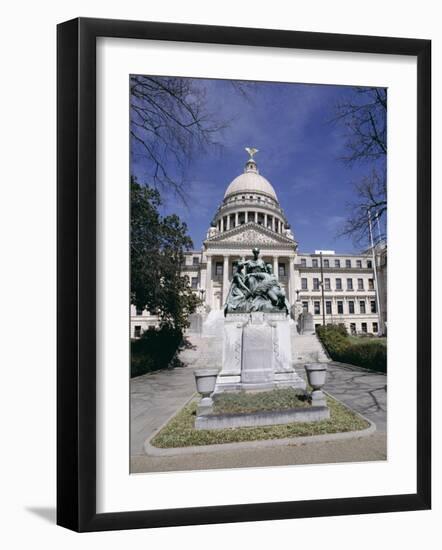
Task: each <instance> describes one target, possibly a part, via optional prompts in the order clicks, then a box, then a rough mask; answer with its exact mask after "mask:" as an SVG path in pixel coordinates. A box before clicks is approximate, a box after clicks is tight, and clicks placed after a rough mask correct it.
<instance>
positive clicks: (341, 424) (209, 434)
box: [151, 390, 369, 449]
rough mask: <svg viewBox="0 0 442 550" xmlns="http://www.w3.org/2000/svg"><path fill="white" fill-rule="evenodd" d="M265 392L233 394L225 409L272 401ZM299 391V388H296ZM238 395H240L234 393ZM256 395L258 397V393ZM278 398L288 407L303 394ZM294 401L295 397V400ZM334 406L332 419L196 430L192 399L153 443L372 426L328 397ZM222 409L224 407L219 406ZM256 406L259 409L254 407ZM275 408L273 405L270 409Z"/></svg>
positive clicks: (234, 439)
mask: <svg viewBox="0 0 442 550" xmlns="http://www.w3.org/2000/svg"><path fill="white" fill-rule="evenodd" d="M282 391H284V392H287V390H273V391H272V392H263V393H267V394H274V393H275V392H282ZM263 393H256V394H247V399H246V400H245V401H243V402H242V403H240V400H238V394H230V395H229V396H227V394H226V396H225V397H228V399H223V403H224V407H225V408H223V409H222V411H223V412H226V411H228V412H240V411H239V410H238V409H239V408H241V412H245V411H247V412H250V411H251V410H252V409H253V406H255V407H256V402H255V400H256V399H259V398H260V397H261V399H262V400H263V401H264V402H265V403H270V402H271V401H272V397H271V396H264V397H263ZM293 393H295V392H293ZM233 396H236V397H233ZM254 396H256V397H254ZM273 398H274V399H276V400H278V401H279V402H280V403H281V405H282V406H283V407H284V404H285V405H286V406H285V408H293V407H289V406H288V402H289V401H290V399H296V400H299V397H297V396H295V397H293V395H292V396H291V397H290V396H289V395H288V394H280V395H277V396H276V397H275V396H273ZM292 403H293V401H292ZM327 403H328V406H329V408H330V419H329V420H321V421H319V422H296V423H292V424H280V425H277V426H259V427H255V428H228V429H222V430H196V429H195V416H196V408H197V402H196V401H192V402H191V403H189V404H188V405H186V406H185V407H184V408H183V409H181V411H179V412H178V414H177V415H176V416H175V417H174V418H172V420H171V421H170V422H169V423H168V424H167V425H166V426H165V427H164V428H163V429H162V430H161V431H160V432H159V433H158V434H157V435H156V436H155V437H154V438H153V440H152V441H151V444H152V445H153V446H154V447H159V448H162V449H167V448H176V447H190V446H194V445H216V444H220V443H237V442H241V441H258V440H263V439H282V438H286V437H299V436H306V435H320V434H330V433H339V432H350V431H357V430H363V429H365V428H367V427H368V426H369V423H368V422H367V421H365V420H363V419H362V418H361V417H360V416H358V415H356V414H355V413H353V412H352V411H351V410H350V409H348V408H347V407H345V406H344V405H342V404H341V403H339V402H338V401H336V400H335V399H333V398H330V397H329V398H327ZM300 406H303V407H305V406H309V405H308V402H306V401H302V404H301V405H300ZM218 410H220V409H218ZM253 410H256V408H255V409H253ZM266 410H272V409H266Z"/></svg>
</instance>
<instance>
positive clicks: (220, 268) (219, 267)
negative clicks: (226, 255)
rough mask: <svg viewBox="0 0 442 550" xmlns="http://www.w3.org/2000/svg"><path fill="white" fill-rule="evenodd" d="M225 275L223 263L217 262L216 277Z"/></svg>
mask: <svg viewBox="0 0 442 550" xmlns="http://www.w3.org/2000/svg"><path fill="white" fill-rule="evenodd" d="M222 274H223V262H216V265H215V275H222Z"/></svg>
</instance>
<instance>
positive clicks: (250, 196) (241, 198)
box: [225, 195, 276, 204]
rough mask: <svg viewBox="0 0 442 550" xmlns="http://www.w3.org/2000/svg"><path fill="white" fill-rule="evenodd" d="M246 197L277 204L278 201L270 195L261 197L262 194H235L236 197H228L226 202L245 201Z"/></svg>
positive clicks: (251, 199)
mask: <svg viewBox="0 0 442 550" xmlns="http://www.w3.org/2000/svg"><path fill="white" fill-rule="evenodd" d="M246 199H248V200H250V201H257V202H264V203H268V204H276V202H275V201H274V200H272V199H270V198H269V197H261V196H260V195H256V196H255V195H241V197H239V196H238V195H235V196H234V197H231V198H230V199H228V200H227V201H225V204H230V203H235V202H238V201H243V202H244V201H245V200H246Z"/></svg>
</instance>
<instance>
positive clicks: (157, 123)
mask: <svg viewBox="0 0 442 550" xmlns="http://www.w3.org/2000/svg"><path fill="white" fill-rule="evenodd" d="M130 123H131V131H130V133H131V138H132V140H131V154H132V155H133V156H135V157H136V156H138V157H141V158H144V159H147V161H148V162H146V163H145V168H146V171H147V172H148V173H146V174H145V175H144V176H145V177H146V179H148V180H150V181H151V183H152V185H154V186H156V187H159V188H168V189H173V190H174V191H175V192H176V193H177V194H179V195H180V196H181V198H182V199H185V189H184V185H183V184H184V181H185V174H186V169H187V168H188V166H189V163H190V161H191V159H192V158H193V156H194V154H195V153H196V152H197V151H201V150H205V148H207V147H208V146H220V144H219V143H218V142H217V133H218V132H219V131H220V130H222V129H223V128H225V127H226V123H223V122H220V121H219V120H217V116H216V115H215V114H213V113H210V112H208V110H207V102H206V98H205V91H204V88H203V87H201V86H198V85H197V84H196V83H195V80H194V79H190V78H175V77H152V76H143V75H132V76H131V79H130Z"/></svg>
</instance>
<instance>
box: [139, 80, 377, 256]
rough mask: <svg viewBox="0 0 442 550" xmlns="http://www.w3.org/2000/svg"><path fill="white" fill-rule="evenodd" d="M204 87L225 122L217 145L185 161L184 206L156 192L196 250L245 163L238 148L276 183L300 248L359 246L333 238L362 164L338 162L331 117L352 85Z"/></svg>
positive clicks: (339, 148) (204, 83) (339, 141)
mask: <svg viewBox="0 0 442 550" xmlns="http://www.w3.org/2000/svg"><path fill="white" fill-rule="evenodd" d="M197 85H198V86H200V87H202V88H204V89H205V91H206V99H207V106H208V109H209V110H210V111H212V112H214V113H216V116H217V117H219V118H220V119H223V120H227V121H229V125H228V127H227V128H225V129H224V130H222V131H221V132H220V134H219V136H218V140H219V142H220V143H221V145H222V146H221V147H220V148H213V149H209V150H207V151H205V152H204V153H201V154H199V155H197V156H196V157H195V158H194V160H193V161H192V163H191V165H190V166H189V170H188V174H187V178H188V183H187V195H188V199H189V200H188V205H189V206H186V205H184V204H183V203H182V201H181V200H180V199H179V198H177V197H176V196H174V195H172V194H167V193H164V192H163V193H162V197H163V201H164V206H163V213H172V212H174V213H177V214H178V215H179V216H180V217H181V219H182V220H183V221H185V222H186V223H187V225H188V228H189V234H190V236H191V237H192V239H193V243H194V248H195V249H200V247H201V244H202V241H203V239H204V238H205V236H206V231H207V229H208V227H209V224H210V221H211V219H212V217H213V215H214V213H215V211H216V209H217V207H218V205H219V204H220V203H221V201H222V199H223V196H224V192H225V190H226V188H227V186H228V184H229V183H230V182H231V181H232V180H233V179H234V178H235V177H236V176H237V175H239V174H241V173H242V171H243V169H244V164H245V162H246V160H247V154H246V152H245V151H244V147H246V146H251V147H256V148H257V149H259V153H257V155H256V157H255V158H256V161H257V164H258V168H259V171H260V173H261V174H262V175H263V176H264V177H266V178H267V179H268V180H269V181H270V182H271V183H272V185H273V187H274V188H275V191H276V193H277V195H278V199H279V201H280V204H281V206H282V208H283V209H284V211H285V213H286V216H287V218H288V219H289V222H290V224H291V226H292V230H293V232H294V234H295V238H296V239H297V241H298V243H299V250H300V251H302V252H313V251H314V250H316V249H333V250H336V251H337V252H357V251H359V249H358V248H355V246H354V245H353V243H352V241H351V239H349V238H343V237H337V233H338V231H339V229H340V227H342V224H343V222H344V220H345V217H346V213H347V205H348V203H351V202H352V201H353V200H354V198H355V197H354V186H353V182H354V181H358V180H359V179H360V178H361V177H362V176H363V175H366V174H367V173H368V172H369V170H370V167H369V166H367V165H355V166H353V167H351V168H350V167H348V166H347V165H344V164H343V163H342V161H341V160H339V157H340V156H342V155H343V154H344V152H345V140H346V137H345V131H344V128H343V127H342V126H338V125H336V124H333V123H331V122H330V120H331V119H332V118H333V114H334V106H335V105H336V102H338V101H339V100H342V99H343V98H345V97H346V96H347V95H348V94H351V93H352V88H351V87H344V86H324V85H309V84H285V83H265V82H263V83H256V84H255V85H254V86H253V87H252V89H251V90H250V91H249V97H248V99H244V97H243V96H242V95H241V94H239V93H238V92H237V91H235V89H234V88H233V87H232V86H231V85H230V84H229V83H228V82H227V81H222V80H204V79H200V80H198V81H197ZM132 172H133V173H134V174H135V175H136V176H137V177H138V178H139V179H140V180H142V179H143V172H145V170H143V160H142V159H141V158H134V159H133V165H132Z"/></svg>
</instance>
